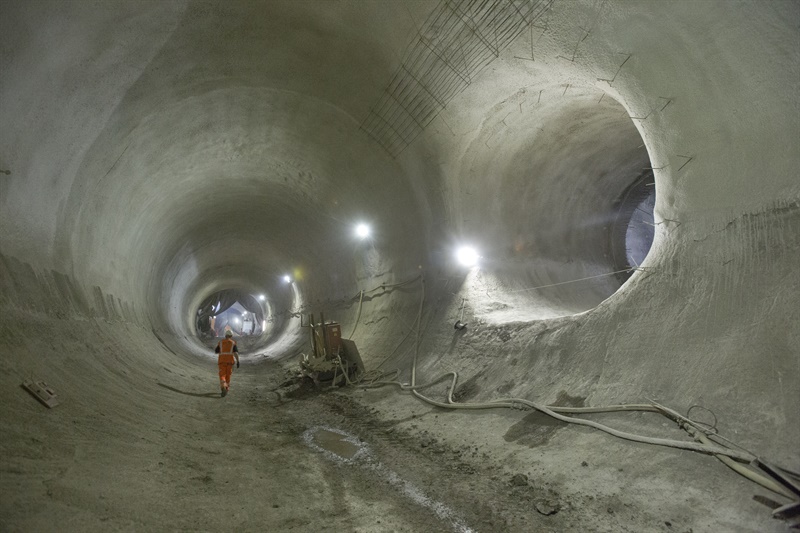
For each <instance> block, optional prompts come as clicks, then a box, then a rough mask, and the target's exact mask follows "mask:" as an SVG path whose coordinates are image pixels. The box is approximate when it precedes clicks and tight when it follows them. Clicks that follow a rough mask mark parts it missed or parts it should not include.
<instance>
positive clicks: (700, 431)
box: [339, 276, 794, 499]
mask: <svg viewBox="0 0 800 533" xmlns="http://www.w3.org/2000/svg"><path fill="white" fill-rule="evenodd" d="M417 279H420V280H422V289H421V297H420V303H419V310H418V312H417V317H416V320H415V323H414V326H415V327H414V331H415V333H416V338H415V346H414V359H413V363H412V365H411V383H410V384H405V383H402V382H400V381H397V380H396V379H397V377H398V376H399V373H400V371H399V370H395V371H394V372H393V373H394V376H393V379H391V380H384V379H382V378H384V377H385V376H386V375H387V374H390V373H391V372H390V373H383V374H381V375H380V376H379V377H378V378H376V379H375V380H373V381H370V382H369V383H366V384H364V383H363V381H364V380H365V378H366V376H362V377H361V379H360V380H359V382H360V383H359V385H360V386H362V387H364V388H373V387H382V386H385V385H394V386H397V387H399V388H400V389H401V390H405V391H411V393H412V394H413V395H414V396H416V397H417V398H419V399H420V400H422V401H423V402H425V403H428V404H430V405H434V406H436V407H441V408H444V409H497V408H512V409H513V408H519V406H526V407H529V408H532V409H535V410H537V411H539V412H542V413H544V414H546V415H548V416H551V417H552V418H555V419H556V420H560V421H562V422H566V423H568V424H577V425H581V426H588V427H592V428H595V429H599V430H600V431H603V432H605V433H608V434H609V435H613V436H615V437H619V438H621V439H625V440H630V441H633V442H641V443H644V444H654V445H657V446H668V447H671V448H678V449H683V450H690V451H695V452H701V453H705V454H709V455H714V456H715V457H717V458H718V459H720V460H721V461H722V462H723V463H725V464H726V465H727V466H729V467H730V468H732V469H733V470H735V471H736V472H738V473H739V474H742V475H743V476H745V477H747V478H748V479H750V480H752V481H755V482H756V483H758V484H760V485H761V486H763V487H765V488H767V489H769V490H771V491H773V492H776V493H778V494H781V495H783V496H786V497H788V498H791V499H794V496H793V495H792V494H790V493H789V492H788V491H787V490H786V489H784V488H783V487H781V486H780V485H779V484H777V483H775V482H774V481H773V480H771V479H769V478H767V477H765V476H762V475H760V474H758V473H756V472H754V471H752V470H749V469H747V468H745V467H744V466H742V465H740V464H738V463H736V462H735V461H734V459H736V460H739V461H744V462H751V461H752V460H754V459H755V456H754V455H753V454H752V453H749V452H746V451H737V450H733V449H730V448H727V447H723V446H722V445H717V444H715V443H713V442H711V441H710V440H709V439H708V438H707V437H706V435H705V431H706V430H705V429H704V428H702V427H701V426H700V425H699V424H697V423H696V422H694V421H692V420H690V419H689V418H687V417H685V416H683V415H681V414H679V413H677V412H676V411H674V410H672V409H669V408H667V407H665V406H663V405H659V404H657V403H655V402H651V403H649V404H630V405H610V406H604V407H561V406H553V405H547V406H546V405H541V404H538V403H535V402H532V401H530V400H525V399H521V398H500V399H496V400H491V401H488V402H479V403H457V402H455V401H454V400H453V393H454V391H455V389H456V385H457V383H458V373H456V372H447V373H445V374H442V375H441V376H439V377H437V378H436V379H434V380H433V381H431V382H429V383H426V384H424V385H417V383H416V380H417V359H418V357H419V347H420V342H421V331H422V328H421V322H422V310H423V307H424V303H425V279H424V277H423V276H419V277H418V278H415V279H413V280H409V281H407V282H403V283H400V284H398V285H405V284H407V283H411V282H413V281H416V280H417ZM379 288H380V287H379ZM374 290H377V289H373V291H374ZM370 292H372V291H370ZM363 295H364V291H362V292H361V299H360V301H359V317H360V315H361V307H360V305H361V301H363ZM354 331H355V328H354ZM409 333H410V332H409ZM351 336H352V335H351ZM406 338H408V335H406V337H404V338H403V341H401V344H402V342H405V339H406ZM398 347H399V346H398ZM396 350H397V348H395V350H394V351H396ZM394 351H393V352H392V353H394ZM387 359H388V357H387V358H385V359H384V361H386V360H387ZM339 364H340V366H341V369H342V372H343V374H344V376H345V380H346V381H347V383H348V384H349V385H355V384H356V383H354V382H352V381H351V380H350V379H349V377H348V375H347V370H346V369H345V368H344V365H343V363H342V362H341V361H340V362H339ZM381 364H383V363H381ZM448 376H452V379H451V381H450V385H449V386H448V388H447V401H446V402H441V401H437V400H434V399H432V398H429V397H427V396H425V395H423V394H421V393H420V392H419V391H420V390H423V389H426V388H429V387H432V386H433V385H436V384H438V383H439V382H441V381H442V380H444V379H445V378H447V377H448ZM620 411H648V412H656V413H661V414H662V415H664V416H667V417H668V418H671V419H673V420H675V421H676V422H678V423H679V424H680V426H681V427H682V428H684V429H685V430H686V431H688V432H689V434H690V435H692V436H693V437H694V438H695V439H697V440H698V441H699V442H686V441H679V440H673V439H662V438H657V437H646V436H642V435H636V434H633V433H628V432H624V431H619V430H617V429H614V428H611V427H609V426H606V425H604V424H599V423H597V422H593V421H591V420H584V419H582V418H574V417H571V416H564V414H560V413H566V414H583V413H608V412H620Z"/></svg>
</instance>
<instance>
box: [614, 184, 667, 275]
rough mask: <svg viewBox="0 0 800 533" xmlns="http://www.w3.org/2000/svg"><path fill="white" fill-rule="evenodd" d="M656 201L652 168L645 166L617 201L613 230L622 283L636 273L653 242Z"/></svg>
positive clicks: (615, 252)
mask: <svg viewBox="0 0 800 533" xmlns="http://www.w3.org/2000/svg"><path fill="white" fill-rule="evenodd" d="M655 203H656V187H655V177H654V176H653V171H652V169H645V170H644V171H643V172H642V174H640V175H639V176H638V177H637V178H636V180H634V182H633V183H631V184H630V186H628V188H626V189H625V191H623V193H622V194H621V195H620V196H619V198H617V200H616V201H615V202H614V204H615V206H616V211H617V213H616V217H615V218H614V224H613V226H612V229H611V252H612V256H613V260H614V268H615V271H617V279H619V281H620V282H621V283H624V282H625V281H627V280H628V279H629V278H630V277H631V276H632V275H633V272H634V269H636V268H638V267H639V265H641V264H642V262H643V261H644V259H645V258H646V257H647V254H648V252H649V251H650V247H651V246H652V245H653V236H654V235H655V223H654V217H653V209H654V208H655Z"/></svg>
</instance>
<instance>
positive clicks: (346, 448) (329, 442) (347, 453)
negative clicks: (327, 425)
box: [312, 429, 359, 460]
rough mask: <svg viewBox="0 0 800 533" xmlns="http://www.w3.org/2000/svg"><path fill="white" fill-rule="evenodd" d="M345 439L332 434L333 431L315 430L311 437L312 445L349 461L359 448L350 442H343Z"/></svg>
mask: <svg viewBox="0 0 800 533" xmlns="http://www.w3.org/2000/svg"><path fill="white" fill-rule="evenodd" d="M346 438H347V436H345V435H341V434H339V433H334V432H333V431H328V430H327V429H317V430H316V431H315V432H314V433H313V437H312V439H313V441H314V444H316V445H317V446H319V447H320V448H322V449H324V450H327V451H329V452H331V453H335V454H336V455H338V456H339V457H341V458H342V459H348V460H349V459H352V458H353V457H355V455H356V453H358V450H359V448H358V446H356V445H355V444H353V443H352V442H348V441H346V440H344V439H346Z"/></svg>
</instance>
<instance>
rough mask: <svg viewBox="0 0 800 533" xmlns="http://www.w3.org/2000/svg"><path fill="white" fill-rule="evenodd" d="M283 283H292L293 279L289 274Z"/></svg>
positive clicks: (284, 277)
mask: <svg viewBox="0 0 800 533" xmlns="http://www.w3.org/2000/svg"><path fill="white" fill-rule="evenodd" d="M283 281H285V282H286V283H291V282H292V277H291V276H290V275H289V274H286V275H285V276H283Z"/></svg>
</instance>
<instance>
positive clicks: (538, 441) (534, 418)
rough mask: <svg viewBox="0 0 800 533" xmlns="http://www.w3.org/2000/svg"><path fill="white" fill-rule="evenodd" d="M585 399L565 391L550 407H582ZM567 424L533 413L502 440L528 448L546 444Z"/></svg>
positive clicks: (518, 423)
mask: <svg viewBox="0 0 800 533" xmlns="http://www.w3.org/2000/svg"><path fill="white" fill-rule="evenodd" d="M585 401H586V398H583V397H580V396H570V395H569V394H567V393H566V392H565V391H561V393H559V395H558V398H557V399H556V401H555V402H553V403H552V404H551V405H557V406H560V407H583V406H584V404H585ZM567 425H568V423H567V422H562V421H561V420H556V419H555V418H553V417H551V416H549V415H546V414H544V413H540V412H539V411H534V412H532V413H530V414H528V415H527V416H526V417H525V418H523V419H522V420H520V421H519V422H517V423H516V424H514V425H513V426H511V427H510V428H509V429H508V431H506V434H505V435H503V439H505V441H506V442H515V443H517V444H522V445H524V446H528V447H530V448H535V447H537V446H542V445H544V444H547V442H549V441H550V439H551V438H552V437H553V435H555V433H556V431H558V430H559V429H561V428H562V427H565V426H567Z"/></svg>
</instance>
